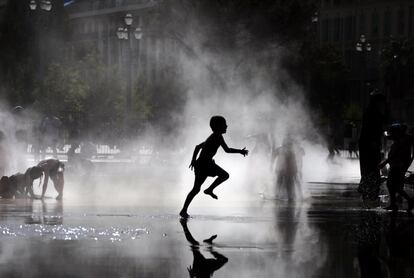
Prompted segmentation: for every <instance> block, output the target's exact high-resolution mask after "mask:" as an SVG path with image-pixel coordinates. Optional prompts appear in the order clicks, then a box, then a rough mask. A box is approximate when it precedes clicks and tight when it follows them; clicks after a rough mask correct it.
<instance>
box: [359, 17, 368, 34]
mask: <svg viewBox="0 0 414 278" xmlns="http://www.w3.org/2000/svg"><path fill="white" fill-rule="evenodd" d="M365 20H366V19H365V14H364V13H361V14H360V16H359V33H360V34H365V32H366V30H365V25H366V23H365Z"/></svg>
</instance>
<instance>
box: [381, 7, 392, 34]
mask: <svg viewBox="0 0 414 278" xmlns="http://www.w3.org/2000/svg"><path fill="white" fill-rule="evenodd" d="M391 22H392V13H391V10H390V9H387V10H386V11H385V12H384V29H383V31H384V32H383V34H384V37H389V36H390V35H391Z"/></svg>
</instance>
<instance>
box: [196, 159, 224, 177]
mask: <svg viewBox="0 0 414 278" xmlns="http://www.w3.org/2000/svg"><path fill="white" fill-rule="evenodd" d="M194 172H195V174H196V176H207V177H216V176H220V174H222V173H227V172H226V171H225V170H224V169H223V168H221V167H220V166H218V165H217V164H216V163H215V162H214V160H210V161H200V160H197V161H196V163H195V165H194Z"/></svg>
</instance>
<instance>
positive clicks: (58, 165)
mask: <svg viewBox="0 0 414 278" xmlns="http://www.w3.org/2000/svg"><path fill="white" fill-rule="evenodd" d="M37 166H39V167H40V168H42V170H43V172H44V174H45V178H44V182H43V188H42V196H41V198H44V197H45V193H46V189H47V184H48V182H49V177H50V179H51V180H52V181H53V185H54V186H55V189H56V191H57V192H58V193H59V195H58V196H57V197H56V199H57V200H60V199H62V198H63V186H64V183H65V181H64V175H63V172H64V170H65V165H64V164H63V163H62V162H60V161H59V160H57V159H46V160H42V161H40V162H39V164H37Z"/></svg>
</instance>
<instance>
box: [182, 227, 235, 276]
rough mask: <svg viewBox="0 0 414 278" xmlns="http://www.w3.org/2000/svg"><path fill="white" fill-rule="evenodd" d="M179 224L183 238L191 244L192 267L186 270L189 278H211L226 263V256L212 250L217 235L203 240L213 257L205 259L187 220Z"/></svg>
mask: <svg viewBox="0 0 414 278" xmlns="http://www.w3.org/2000/svg"><path fill="white" fill-rule="evenodd" d="M180 223H181V226H182V227H183V230H184V235H185V238H186V239H187V241H188V242H189V243H190V244H191V251H192V252H193V265H192V266H190V267H188V268H187V270H188V274H189V275H190V277H191V278H193V277H194V278H203V277H212V276H213V274H214V272H215V271H217V270H219V269H220V268H221V267H223V266H224V265H225V264H226V263H227V262H228V259H227V257H226V256H224V255H222V254H220V253H219V252H217V251H215V250H214V249H213V240H214V239H215V238H216V237H217V235H214V236H212V237H210V238H209V239H206V240H204V242H205V243H207V244H209V247H208V250H209V252H210V253H211V255H213V257H214V258H211V259H207V258H205V257H204V256H203V254H202V253H201V252H200V243H199V242H198V241H197V240H195V238H194V237H193V236H192V235H191V232H190V230H189V229H188V226H187V219H181V220H180Z"/></svg>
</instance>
